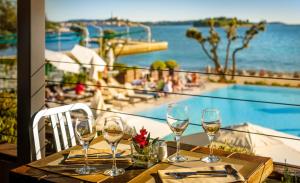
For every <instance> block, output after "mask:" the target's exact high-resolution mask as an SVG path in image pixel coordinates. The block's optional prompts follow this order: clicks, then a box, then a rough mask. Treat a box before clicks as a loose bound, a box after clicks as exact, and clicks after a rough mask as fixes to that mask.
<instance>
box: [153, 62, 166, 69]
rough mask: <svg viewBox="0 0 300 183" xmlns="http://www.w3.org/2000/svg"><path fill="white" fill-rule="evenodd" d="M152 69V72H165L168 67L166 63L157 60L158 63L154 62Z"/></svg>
mask: <svg viewBox="0 0 300 183" xmlns="http://www.w3.org/2000/svg"><path fill="white" fill-rule="evenodd" d="M150 67H151V69H152V70H164V69H166V67H167V66H166V64H165V62H164V61H162V60H157V61H155V62H153V63H152V64H151V66H150Z"/></svg>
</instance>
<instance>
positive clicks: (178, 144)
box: [175, 135, 180, 157]
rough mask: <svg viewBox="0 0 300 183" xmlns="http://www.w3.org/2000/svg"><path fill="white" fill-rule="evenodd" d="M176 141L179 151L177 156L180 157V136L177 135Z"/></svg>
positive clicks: (177, 150)
mask: <svg viewBox="0 0 300 183" xmlns="http://www.w3.org/2000/svg"><path fill="white" fill-rule="evenodd" d="M175 141H176V144H177V149H176V156H177V157H178V156H179V149H180V135H176V136H175Z"/></svg>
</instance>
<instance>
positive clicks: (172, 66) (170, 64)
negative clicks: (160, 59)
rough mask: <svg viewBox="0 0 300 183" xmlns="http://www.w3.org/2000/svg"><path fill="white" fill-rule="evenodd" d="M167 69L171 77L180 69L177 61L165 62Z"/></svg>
mask: <svg viewBox="0 0 300 183" xmlns="http://www.w3.org/2000/svg"><path fill="white" fill-rule="evenodd" d="M165 64H166V67H167V68H168V69H169V74H170V75H171V76H173V75H174V70H175V69H177V68H178V67H179V65H178V64H177V62H176V60H167V61H166V62H165Z"/></svg>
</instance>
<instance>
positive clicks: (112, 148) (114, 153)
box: [111, 144, 117, 171]
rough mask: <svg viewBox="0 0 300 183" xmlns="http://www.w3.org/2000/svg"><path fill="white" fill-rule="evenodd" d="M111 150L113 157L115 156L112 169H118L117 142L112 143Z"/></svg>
mask: <svg viewBox="0 0 300 183" xmlns="http://www.w3.org/2000/svg"><path fill="white" fill-rule="evenodd" d="M111 152H112V158H113V164H112V170H113V171H115V170H116V169H117V164H116V145H115V144H112V145H111Z"/></svg>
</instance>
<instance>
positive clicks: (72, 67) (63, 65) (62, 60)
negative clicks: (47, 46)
mask: <svg viewBox="0 0 300 183" xmlns="http://www.w3.org/2000/svg"><path fill="white" fill-rule="evenodd" d="M45 59H46V60H48V61H50V63H51V65H53V66H54V67H56V68H57V69H58V70H62V71H66V72H72V73H79V71H80V65H79V64H78V63H77V62H75V61H74V60H73V59H71V58H70V57H69V56H67V55H66V54H64V53H60V52H55V51H51V50H45ZM51 61H53V62H51Z"/></svg>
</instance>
